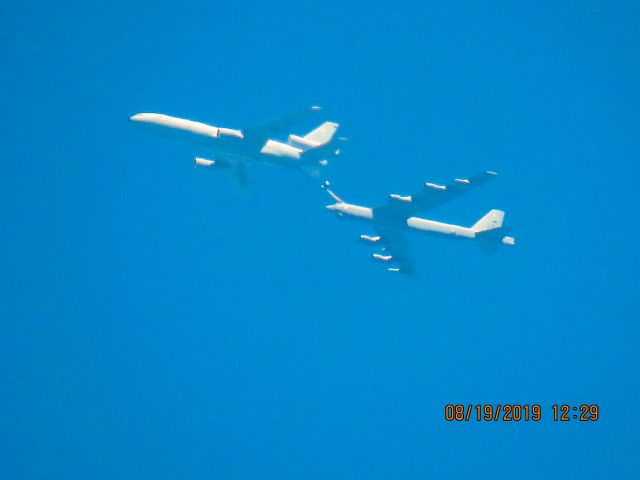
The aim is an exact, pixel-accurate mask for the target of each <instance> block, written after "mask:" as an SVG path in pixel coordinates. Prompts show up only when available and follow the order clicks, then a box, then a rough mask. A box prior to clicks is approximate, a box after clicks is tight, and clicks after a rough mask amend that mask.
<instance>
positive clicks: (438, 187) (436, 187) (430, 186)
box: [424, 182, 447, 190]
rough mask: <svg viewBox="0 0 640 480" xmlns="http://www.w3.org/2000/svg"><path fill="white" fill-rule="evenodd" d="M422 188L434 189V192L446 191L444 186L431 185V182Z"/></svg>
mask: <svg viewBox="0 0 640 480" xmlns="http://www.w3.org/2000/svg"><path fill="white" fill-rule="evenodd" d="M424 186H425V187H427V188H434V189H436V190H446V189H447V186H446V185H438V184H437V183H431V182H427V183H425V184H424Z"/></svg>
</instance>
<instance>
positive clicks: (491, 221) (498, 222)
mask: <svg viewBox="0 0 640 480" xmlns="http://www.w3.org/2000/svg"><path fill="white" fill-rule="evenodd" d="M503 220H504V212H503V211H502V210H491V211H490V212H489V213H487V214H486V215H485V216H484V217H482V218H481V219H480V220H478V221H477V222H476V223H475V224H474V225H473V226H472V227H471V230H473V231H474V232H476V233H482V232H487V231H489V230H496V229H498V228H500V227H502V221H503Z"/></svg>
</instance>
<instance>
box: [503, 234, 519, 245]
mask: <svg viewBox="0 0 640 480" xmlns="http://www.w3.org/2000/svg"><path fill="white" fill-rule="evenodd" d="M502 243H503V244H504V245H511V246H513V245H515V244H516V239H515V238H513V237H509V236H506V237H504V238H503V239H502Z"/></svg>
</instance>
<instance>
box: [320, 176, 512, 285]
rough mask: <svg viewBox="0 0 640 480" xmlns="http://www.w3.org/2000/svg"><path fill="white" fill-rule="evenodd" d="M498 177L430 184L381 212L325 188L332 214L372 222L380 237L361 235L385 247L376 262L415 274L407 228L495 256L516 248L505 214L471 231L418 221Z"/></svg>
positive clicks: (494, 214)
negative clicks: (500, 249) (501, 248)
mask: <svg viewBox="0 0 640 480" xmlns="http://www.w3.org/2000/svg"><path fill="white" fill-rule="evenodd" d="M496 175H497V174H496V173H495V172H491V171H487V172H483V173H480V174H477V175H474V176H472V177H469V178H456V179H455V180H454V181H453V182H452V183H451V184H449V185H438V184H435V183H430V182H427V183H425V184H424V191H422V192H420V193H418V194H416V195H407V196H404V195H398V194H395V193H392V194H391V195H389V204H387V205H384V206H382V207H377V208H369V207H363V206H360V205H353V204H351V203H346V202H345V201H343V200H342V199H341V198H340V197H338V196H337V195H336V194H335V193H334V192H332V191H331V190H330V189H329V188H328V187H329V182H325V184H324V185H323V188H325V190H326V191H327V192H328V193H329V195H330V196H331V198H333V199H334V200H335V201H336V203H335V204H333V205H327V207H326V208H327V209H328V210H332V211H335V212H337V214H338V215H339V216H341V217H342V216H345V215H346V216H349V217H354V218H358V219H363V220H369V221H372V222H373V224H374V228H375V229H376V231H377V234H376V235H360V240H363V241H365V242H371V243H378V242H380V243H382V244H383V245H384V248H383V249H382V253H374V254H373V255H372V258H373V259H374V260H379V261H382V262H392V263H393V264H394V266H392V267H389V268H388V269H387V270H389V271H391V272H401V273H413V271H414V267H413V260H412V256H411V250H410V248H409V244H408V242H407V238H406V227H409V228H412V229H416V230H420V231H423V232H429V233H435V234H441V235H451V236H454V237H459V238H466V239H476V240H477V241H478V244H479V245H480V246H481V247H482V248H483V250H485V251H486V252H487V253H493V252H494V251H495V250H496V248H497V246H498V245H499V244H500V243H502V244H504V245H515V243H516V240H515V238H513V237H510V236H508V235H507V234H508V233H509V231H510V230H511V228H503V227H502V223H503V220H504V212H503V211H502V210H491V211H490V212H488V213H487V214H486V215H484V216H483V217H482V218H481V219H480V220H478V221H477V222H476V223H474V224H473V225H472V226H470V227H463V226H460V225H452V224H449V223H442V222H436V221H434V220H427V219H426V218H420V217H416V216H415V214H417V213H418V212H419V211H424V210H428V209H431V208H435V207H437V206H440V205H443V204H445V203H447V202H449V201H451V200H453V199H454V198H457V197H459V196H460V195H462V194H464V193H466V192H468V191H470V190H472V189H474V188H476V187H478V186H479V185H482V184H484V183H485V182H487V181H488V180H490V179H491V178H494V177H495V176H496Z"/></svg>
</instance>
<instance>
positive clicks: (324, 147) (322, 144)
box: [130, 107, 339, 186]
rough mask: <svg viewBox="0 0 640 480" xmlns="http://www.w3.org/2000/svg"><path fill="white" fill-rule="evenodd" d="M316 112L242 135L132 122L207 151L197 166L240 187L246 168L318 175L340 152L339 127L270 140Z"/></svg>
mask: <svg viewBox="0 0 640 480" xmlns="http://www.w3.org/2000/svg"><path fill="white" fill-rule="evenodd" d="M318 110H320V108H319V107H311V108H310V109H308V110H305V111H302V112H298V113H294V114H291V115H288V116H286V117H283V118H280V119H277V120H272V121H269V122H265V123H263V124H260V125H256V126H254V127H249V128H246V129H243V130H237V129H232V128H222V127H216V126H213V125H208V124H206V123H202V122H196V121H193V120H187V119H184V118H177V117H172V116H170V115H164V114H161V113H138V114H136V115H133V116H132V117H131V118H130V119H131V121H133V122H135V123H137V124H139V125H141V126H143V127H145V128H147V129H149V130H151V131H153V132H154V133H156V134H159V135H162V136H167V137H172V138H177V139H180V140H183V141H187V142H189V143H192V144H196V145H200V146H203V147H205V148H206V149H207V150H208V153H209V155H207V156H206V157H200V156H197V157H195V159H194V161H195V163H196V165H199V166H202V167H207V168H211V167H213V168H224V169H227V170H229V171H230V172H231V173H232V175H233V176H234V178H235V179H236V180H237V181H238V182H239V183H240V184H241V185H243V186H244V185H246V176H245V171H244V169H245V167H246V166H247V165H249V164H252V163H263V164H269V165H277V166H287V167H297V168H300V169H301V170H303V171H304V172H305V173H307V174H308V175H311V176H313V177H317V176H319V173H320V168H321V167H325V166H326V165H327V164H328V160H329V158H330V157H332V156H335V155H338V153H339V150H338V149H336V148H335V147H334V146H333V145H332V144H333V141H334V135H335V133H336V131H337V129H338V127H339V125H338V124H337V123H334V122H324V123H323V124H322V125H320V126H319V127H317V128H315V129H314V130H312V131H311V132H309V133H308V134H306V135H304V136H298V135H293V134H291V135H289V137H288V142H287V143H285V142H280V141H277V140H273V139H272V138H270V137H271V136H273V135H276V134H277V133H279V132H281V131H282V130H284V129H286V128H289V127H291V126H293V125H294V124H296V123H298V122H299V121H302V120H304V119H305V118H307V117H308V116H309V115H311V114H312V113H313V112H316V111H318ZM208 157H211V158H208Z"/></svg>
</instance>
